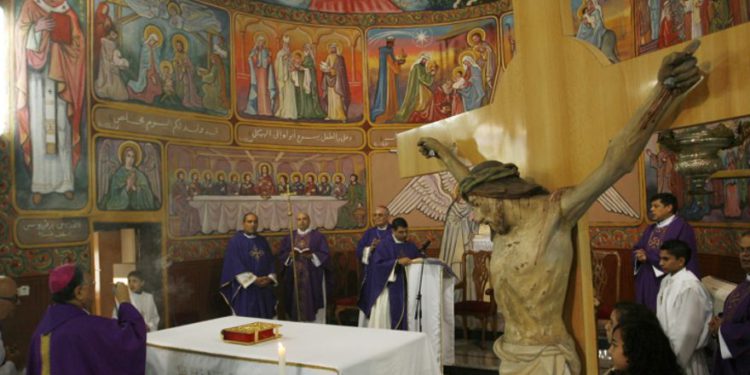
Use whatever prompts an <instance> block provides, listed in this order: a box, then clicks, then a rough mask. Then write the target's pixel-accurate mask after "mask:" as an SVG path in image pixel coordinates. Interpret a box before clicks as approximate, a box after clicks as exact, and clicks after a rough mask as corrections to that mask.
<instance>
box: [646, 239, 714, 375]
mask: <svg viewBox="0 0 750 375" xmlns="http://www.w3.org/2000/svg"><path fill="white" fill-rule="evenodd" d="M690 256H691V250H690V247H689V246H688V245H687V244H686V243H685V242H682V241H680V240H670V241H666V242H664V243H663V244H662V245H661V250H660V252H659V266H660V267H661V268H662V270H664V272H665V273H667V276H665V277H664V279H663V280H662V282H661V287H660V288H659V294H658V295H657V296H656V317H657V318H659V323H660V324H661V327H662V328H663V329H664V333H666V334H667V337H669V341H670V344H672V350H673V351H674V353H675V355H676V356H677V362H678V363H679V364H680V366H681V367H682V368H683V370H684V371H685V374H686V375H704V374H705V375H708V366H707V365H706V358H705V356H704V355H703V348H704V347H705V346H706V344H708V340H709V330H708V322H709V321H710V320H711V315H712V313H713V307H712V300H711V297H710V295H709V294H708V292H707V291H706V289H705V288H704V287H703V284H701V282H700V280H698V278H697V277H696V276H695V275H694V274H693V273H692V272H690V270H688V269H686V268H685V265H686V264H687V263H688V262H690Z"/></svg>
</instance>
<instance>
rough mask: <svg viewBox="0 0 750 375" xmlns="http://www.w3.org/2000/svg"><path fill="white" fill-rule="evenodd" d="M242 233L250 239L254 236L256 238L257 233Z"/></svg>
mask: <svg viewBox="0 0 750 375" xmlns="http://www.w3.org/2000/svg"><path fill="white" fill-rule="evenodd" d="M242 235H244V236H245V237H247V238H250V239H253V238H255V233H253V234H248V233H245V232H242Z"/></svg>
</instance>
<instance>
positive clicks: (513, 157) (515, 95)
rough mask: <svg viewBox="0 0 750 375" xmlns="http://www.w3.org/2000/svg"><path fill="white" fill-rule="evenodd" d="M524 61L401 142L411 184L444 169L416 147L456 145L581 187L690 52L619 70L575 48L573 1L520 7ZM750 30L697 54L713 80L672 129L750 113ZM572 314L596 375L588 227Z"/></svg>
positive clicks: (572, 290) (580, 244)
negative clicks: (488, 98)
mask: <svg viewBox="0 0 750 375" xmlns="http://www.w3.org/2000/svg"><path fill="white" fill-rule="evenodd" d="M513 9H514V18H515V22H514V23H515V27H516V30H515V35H516V40H517V42H518V43H517V46H518V48H517V54H516V56H515V57H514V58H513V60H512V61H511V63H510V65H509V67H508V70H507V71H506V72H505V74H504V75H503V77H502V80H501V81H500V82H499V84H498V86H497V88H496V91H495V96H494V98H495V99H494V101H493V103H492V104H491V105H489V106H486V107H482V108H480V109H477V110H474V111H471V112H467V113H464V114H461V115H458V116H455V117H451V118H448V119H445V120H442V121H439V122H435V123H432V124H428V125H425V126H422V127H419V128H416V129H412V130H409V131H406V132H403V133H400V134H399V135H398V155H399V167H400V171H401V176H402V177H411V176H414V175H419V174H425V173H431V172H436V171H439V170H441V167H442V165H441V164H440V163H439V162H438V161H437V160H435V159H425V158H424V157H422V155H420V154H419V152H418V150H417V147H416V144H417V141H418V139H419V138H420V137H434V138H437V139H438V140H439V141H441V142H442V143H443V144H446V145H455V146H456V148H457V150H458V152H459V154H460V155H461V156H463V157H464V158H467V159H468V160H470V161H471V162H473V163H475V164H476V163H478V162H480V161H483V160H488V159H494V160H500V161H503V162H513V163H515V164H517V165H518V166H519V168H520V171H521V173H522V175H523V176H524V177H526V178H528V179H533V180H534V181H535V182H537V183H539V184H541V185H543V186H545V187H547V188H548V189H550V190H554V189H557V188H560V187H563V186H569V185H575V184H578V183H579V182H581V181H582V180H583V179H584V178H585V177H586V176H587V175H588V174H589V173H590V172H591V171H592V170H593V169H594V168H595V167H596V166H598V165H599V164H600V163H601V161H602V159H603V157H604V152H605V149H606V147H607V144H608V142H609V140H610V139H611V138H612V137H613V136H614V135H615V134H616V133H617V132H618V131H619V130H620V129H621V128H622V127H623V126H624V125H625V124H626V123H627V121H628V120H629V118H630V117H631V116H632V114H633V113H634V111H635V110H636V108H638V106H640V105H641V104H642V103H643V102H644V101H645V100H646V97H647V95H648V94H649V93H650V91H651V89H652V87H653V86H654V85H655V84H656V74H657V71H658V69H659V66H660V64H661V60H662V58H663V57H664V56H665V55H667V54H668V53H671V52H673V51H675V50H681V49H683V48H684V45H677V46H674V47H672V48H669V49H665V50H660V51H657V52H653V53H649V54H646V55H643V56H639V57H637V58H634V59H630V60H627V61H624V62H621V63H618V64H614V65H613V64H610V63H609V61H608V59H607V58H606V57H605V56H604V54H602V53H601V52H600V51H599V50H597V49H596V48H595V47H594V46H592V45H590V44H588V43H587V42H583V41H580V40H576V39H575V38H574V35H575V31H574V30H573V25H572V15H571V10H570V4H569V2H568V1H567V0H534V1H529V0H521V1H515V2H514V4H513ZM747 40H750V23H746V24H743V25H740V26H736V27H733V28H730V29H728V30H724V31H722V32H719V33H714V34H710V35H707V36H705V37H703V38H702V42H703V43H702V46H701V48H700V50H699V51H698V53H697V54H696V56H697V57H698V59H699V61H701V62H703V64H702V65H701V67H702V69H703V70H704V71H705V72H707V73H708V77H707V79H706V82H704V83H703V84H702V85H701V86H700V87H699V88H698V89H697V90H696V92H693V93H692V94H691V96H689V98H688V100H687V102H685V103H684V108H685V110H684V111H683V112H682V113H681V115H680V116H679V117H678V118H677V119H676V120H675V123H674V124H673V126H686V125H692V124H699V123H704V122H711V121H715V120H720V119H724V118H731V117H739V116H743V115H747V114H750V100H747V99H746V98H748V97H750V96H748V95H749V94H750V85H748V84H747V83H748V82H750V54H748V53H747V51H746V48H742V47H741V46H744V45H746V44H747V43H746V41H747ZM576 236H577V241H576V242H577V248H578V251H577V253H576V258H577V259H576V262H574V265H573V270H572V276H571V281H570V287H569V290H568V299H567V301H568V302H567V303H566V316H568V317H571V318H570V319H569V322H571V326H572V327H571V328H572V331H573V335H574V337H575V339H576V341H577V343H578V345H579V349H580V350H581V352H582V353H581V354H583V355H584V358H583V363H584V369H585V371H586V373H589V374H595V373H597V355H596V354H597V351H596V349H597V348H596V326H595V322H594V311H593V288H592V274H591V252H590V249H589V236H588V226H587V223H586V220H585V219H584V220H581V221H580V222H579V225H578V233H577V234H576Z"/></svg>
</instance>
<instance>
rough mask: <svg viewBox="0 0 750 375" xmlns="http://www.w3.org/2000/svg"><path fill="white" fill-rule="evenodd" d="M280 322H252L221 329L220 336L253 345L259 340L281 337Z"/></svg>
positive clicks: (226, 339) (231, 340)
mask: <svg viewBox="0 0 750 375" xmlns="http://www.w3.org/2000/svg"><path fill="white" fill-rule="evenodd" d="M280 327H281V324H273V323H264V322H254V323H249V324H243V325H241V326H237V327H232V328H225V329H222V330H221V337H222V339H223V340H224V341H226V342H231V343H235V344H243V345H253V344H257V343H259V342H263V341H268V340H273V339H275V338H279V337H281V334H280V333H279V328H280Z"/></svg>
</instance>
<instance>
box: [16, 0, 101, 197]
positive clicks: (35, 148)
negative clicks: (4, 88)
mask: <svg viewBox="0 0 750 375" xmlns="http://www.w3.org/2000/svg"><path fill="white" fill-rule="evenodd" d="M48 3H49V1H32V0H24V1H16V2H15V3H14V5H15V6H14V15H15V27H14V29H15V30H14V34H15V38H14V46H13V47H14V48H13V50H14V51H15V52H14V53H15V59H14V60H15V61H14V62H15V65H14V73H15V75H14V77H15V78H14V94H15V96H14V97H15V106H14V108H15V121H16V122H15V125H16V128H15V142H14V160H15V163H14V176H15V180H14V182H15V183H14V189H15V190H14V194H15V204H16V206H17V208H19V209H21V210H65V211H67V210H79V209H83V208H84V207H85V206H86V205H87V204H88V200H89V199H88V155H87V149H88V142H87V134H88V132H87V126H86V125H87V124H86V116H85V112H86V108H85V102H86V99H85V92H86V89H85V82H86V80H85V77H86V75H85V74H84V72H85V71H86V59H85V56H86V51H85V46H86V39H87V38H86V35H85V33H84V30H86V24H85V20H86V6H85V4H80V3H72V4H71V5H70V6H65V7H63V8H60V9H55V11H52V7H51V5H49V4H48Z"/></svg>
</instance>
